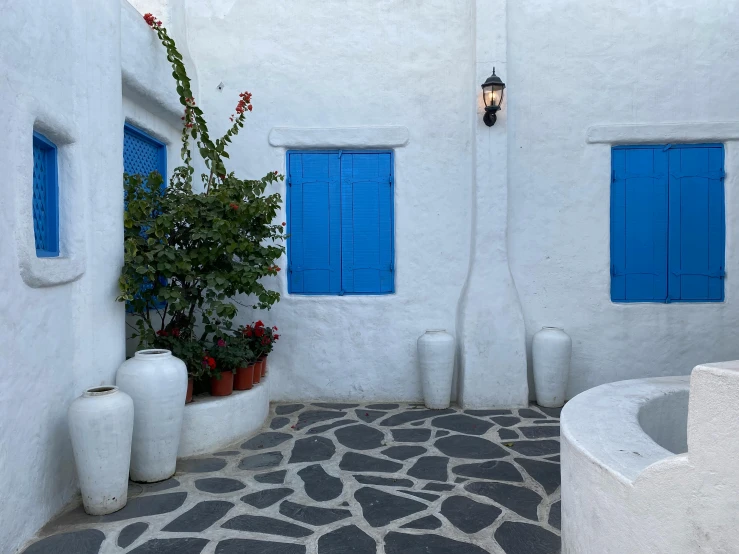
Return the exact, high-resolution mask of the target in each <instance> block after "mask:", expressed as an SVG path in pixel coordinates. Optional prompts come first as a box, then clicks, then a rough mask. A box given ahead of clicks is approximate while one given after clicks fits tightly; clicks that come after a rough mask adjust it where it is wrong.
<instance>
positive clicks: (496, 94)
mask: <svg viewBox="0 0 739 554" xmlns="http://www.w3.org/2000/svg"><path fill="white" fill-rule="evenodd" d="M504 89H505V83H504V82H503V81H501V80H500V77H498V76H497V75H496V74H495V68H493V74H492V75H491V76H490V77H488V78H487V80H486V81H485V82H484V83H483V84H482V99H483V101H484V102H485V115H484V116H482V120H483V121H484V122H485V125H487V126H488V127H492V126H493V125H495V120H496V119H497V118H498V117H497V116H496V115H495V112H497V111H498V110H499V109H500V103H501V102H502V101H503V90H504Z"/></svg>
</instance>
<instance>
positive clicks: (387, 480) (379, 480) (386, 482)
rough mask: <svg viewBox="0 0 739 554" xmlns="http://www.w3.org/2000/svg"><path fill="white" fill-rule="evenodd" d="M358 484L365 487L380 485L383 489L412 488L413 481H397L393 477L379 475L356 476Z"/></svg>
mask: <svg viewBox="0 0 739 554" xmlns="http://www.w3.org/2000/svg"><path fill="white" fill-rule="evenodd" d="M354 478H355V479H356V480H357V483H362V484H363V485H380V486H383V487H412V486H413V481H411V480H410V479H400V478H398V479H396V478H393V477H378V476H377V475H355V476H354Z"/></svg>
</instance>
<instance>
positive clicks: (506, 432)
mask: <svg viewBox="0 0 739 554" xmlns="http://www.w3.org/2000/svg"><path fill="white" fill-rule="evenodd" d="M498 436H499V437H500V440H504V441H507V440H511V439H518V438H520V437H519V436H518V433H516V432H515V431H514V430H513V429H498Z"/></svg>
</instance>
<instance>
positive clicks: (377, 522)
mask: <svg viewBox="0 0 739 554" xmlns="http://www.w3.org/2000/svg"><path fill="white" fill-rule="evenodd" d="M354 498H355V499H356V500H357V502H359V504H360V505H361V506H362V514H363V516H364V519H366V520H367V523H369V524H370V525H371V526H372V527H382V526H383V525H387V524H388V523H390V522H391V521H394V520H396V519H400V518H401V517H406V516H409V515H411V514H415V513H416V512H420V511H421V510H425V509H426V508H427V505H426V504H425V503H423V502H419V501H418V500H411V499H410V498H406V497H403V496H397V495H395V494H388V493H386V492H383V491H381V490H378V489H374V488H372V487H362V488H361V489H359V490H357V491H356V492H355V493H354Z"/></svg>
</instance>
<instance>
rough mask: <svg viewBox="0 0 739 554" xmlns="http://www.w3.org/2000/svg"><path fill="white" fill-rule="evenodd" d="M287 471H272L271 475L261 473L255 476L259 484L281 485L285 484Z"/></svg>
mask: <svg viewBox="0 0 739 554" xmlns="http://www.w3.org/2000/svg"><path fill="white" fill-rule="evenodd" d="M286 473H287V470H285V469H281V470H280V471H271V472H269V473H260V474H258V475H255V476H254V480H255V481H256V482H257V483H268V484H270V485H281V484H282V483H284V482H285V474H286Z"/></svg>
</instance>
